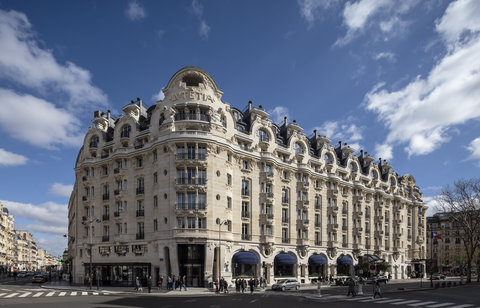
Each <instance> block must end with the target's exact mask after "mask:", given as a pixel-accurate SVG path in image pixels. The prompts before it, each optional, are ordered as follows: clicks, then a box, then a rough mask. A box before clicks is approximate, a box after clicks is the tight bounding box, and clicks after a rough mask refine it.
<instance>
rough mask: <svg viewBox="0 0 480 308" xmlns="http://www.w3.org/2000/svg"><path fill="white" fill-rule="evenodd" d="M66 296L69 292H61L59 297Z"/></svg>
mask: <svg viewBox="0 0 480 308" xmlns="http://www.w3.org/2000/svg"><path fill="white" fill-rule="evenodd" d="M65 294H67V292H60V294H58V296H65Z"/></svg>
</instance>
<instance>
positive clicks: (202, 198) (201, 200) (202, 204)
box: [197, 193, 207, 210]
mask: <svg viewBox="0 0 480 308" xmlns="http://www.w3.org/2000/svg"><path fill="white" fill-rule="evenodd" d="M197 197H198V201H197V202H198V203H197V209H198V210H204V209H206V208H207V195H206V194H204V193H198V194H197Z"/></svg>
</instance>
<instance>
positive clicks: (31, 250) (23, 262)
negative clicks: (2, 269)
mask: <svg viewBox="0 0 480 308" xmlns="http://www.w3.org/2000/svg"><path fill="white" fill-rule="evenodd" d="M15 235H16V236H15V252H16V254H17V255H18V256H17V259H16V260H15V266H16V267H17V268H18V269H19V270H20V271H35V270H37V269H38V264H37V243H36V242H35V239H34V238H33V234H32V233H30V232H29V231H21V230H15Z"/></svg>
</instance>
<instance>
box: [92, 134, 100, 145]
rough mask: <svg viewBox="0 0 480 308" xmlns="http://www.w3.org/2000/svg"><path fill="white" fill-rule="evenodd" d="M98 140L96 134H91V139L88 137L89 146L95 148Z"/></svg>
mask: <svg viewBox="0 0 480 308" xmlns="http://www.w3.org/2000/svg"><path fill="white" fill-rule="evenodd" d="M99 141H100V139H99V138H98V136H93V137H92V139H90V147H91V148H96V147H97V146H98V142H99Z"/></svg>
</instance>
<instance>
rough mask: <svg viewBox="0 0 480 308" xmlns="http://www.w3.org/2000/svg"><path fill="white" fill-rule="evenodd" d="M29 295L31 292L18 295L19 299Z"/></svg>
mask: <svg viewBox="0 0 480 308" xmlns="http://www.w3.org/2000/svg"><path fill="white" fill-rule="evenodd" d="M30 294H32V292H26V293H23V294H22V295H20V296H19V297H27V296H29V295H30Z"/></svg>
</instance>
